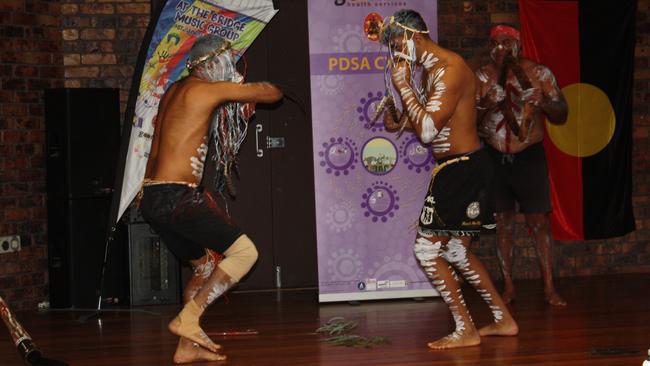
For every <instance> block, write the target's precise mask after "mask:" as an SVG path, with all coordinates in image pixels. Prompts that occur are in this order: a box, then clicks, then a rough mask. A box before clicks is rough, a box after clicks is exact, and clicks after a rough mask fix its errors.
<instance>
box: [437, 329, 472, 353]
mask: <svg viewBox="0 0 650 366" xmlns="http://www.w3.org/2000/svg"><path fill="white" fill-rule="evenodd" d="M479 344H481V337H479V335H478V333H476V331H473V332H465V333H463V334H458V333H456V332H454V333H451V334H449V335H447V336H445V337H442V338H440V339H438V340H437V341H433V342H429V343H428V344H427V345H428V346H429V348H431V349H435V350H441V349H450V348H459V347H470V346H477V345H479Z"/></svg>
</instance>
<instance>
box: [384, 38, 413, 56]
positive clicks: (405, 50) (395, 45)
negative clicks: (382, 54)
mask: <svg viewBox="0 0 650 366" xmlns="http://www.w3.org/2000/svg"><path fill="white" fill-rule="evenodd" d="M389 46H390V48H391V49H392V50H393V56H395V57H398V58H401V59H403V60H405V61H408V62H414V61H415V60H416V58H417V56H416V53H415V42H414V41H413V39H412V38H411V39H407V40H406V41H404V36H397V37H395V38H394V39H393V40H391V43H390V45H389Z"/></svg>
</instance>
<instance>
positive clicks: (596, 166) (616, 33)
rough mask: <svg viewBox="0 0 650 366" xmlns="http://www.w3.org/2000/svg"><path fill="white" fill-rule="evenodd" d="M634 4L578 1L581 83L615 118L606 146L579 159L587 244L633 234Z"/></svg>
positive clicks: (629, 0)
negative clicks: (598, 93)
mask: <svg viewBox="0 0 650 366" xmlns="http://www.w3.org/2000/svg"><path fill="white" fill-rule="evenodd" d="M636 9H637V1H636V0H626V1H591V0H589V1H584V0H583V1H580V79H581V82H582V83H588V84H592V85H595V86H597V87H599V88H600V89H602V90H603V91H604V92H605V94H607V96H608V97H609V99H610V102H611V103H612V107H613V108H614V111H615V114H616V128H615V131H614V135H613V137H612V139H611V141H610V142H609V144H608V145H607V146H606V147H605V148H604V149H603V150H602V151H600V152H598V153H597V154H595V155H593V156H590V157H586V158H583V161H582V174H583V197H584V234H585V239H602V238H609V237H616V236H622V235H624V234H626V233H629V232H630V231H633V230H634V229H635V225H634V216H633V212H632V107H633V104H632V102H633V95H632V90H633V89H632V87H633V81H634V78H633V74H634V47H635V38H636V37H635V34H636V28H635V24H636V22H635V19H636Z"/></svg>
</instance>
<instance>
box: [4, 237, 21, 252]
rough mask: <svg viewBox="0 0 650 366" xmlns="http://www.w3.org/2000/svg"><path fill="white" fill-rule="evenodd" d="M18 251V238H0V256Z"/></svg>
mask: <svg viewBox="0 0 650 366" xmlns="http://www.w3.org/2000/svg"><path fill="white" fill-rule="evenodd" d="M18 251H20V236H18V235H9V236H0V254H2V253H11V252H18Z"/></svg>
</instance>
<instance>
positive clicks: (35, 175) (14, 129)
mask: <svg viewBox="0 0 650 366" xmlns="http://www.w3.org/2000/svg"><path fill="white" fill-rule="evenodd" d="M59 9H60V5H59V4H58V3H56V2H48V1H42V0H3V1H2V2H0V20H1V23H0V24H2V25H1V26H0V84H1V87H0V150H1V155H0V167H1V168H0V235H16V234H17V235H20V236H21V239H22V251H20V252H18V253H10V254H4V255H1V256H0V294H1V295H2V296H4V297H5V298H6V299H7V300H8V301H10V302H11V303H12V304H13V305H14V306H16V307H19V308H34V307H35V306H36V304H37V303H38V302H39V301H43V300H44V299H46V297H47V241H46V221H47V220H46V201H45V200H46V197H45V164H44V158H43V145H44V141H45V134H44V124H43V105H42V94H43V89H45V88H50V87H57V86H58V87H60V86H62V85H63V67H62V66H61V65H62V57H63V56H62V54H61V50H62V48H61V47H62V44H61V40H60V30H59V29H60V28H59V27H60V23H61V17H60V10H59Z"/></svg>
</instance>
